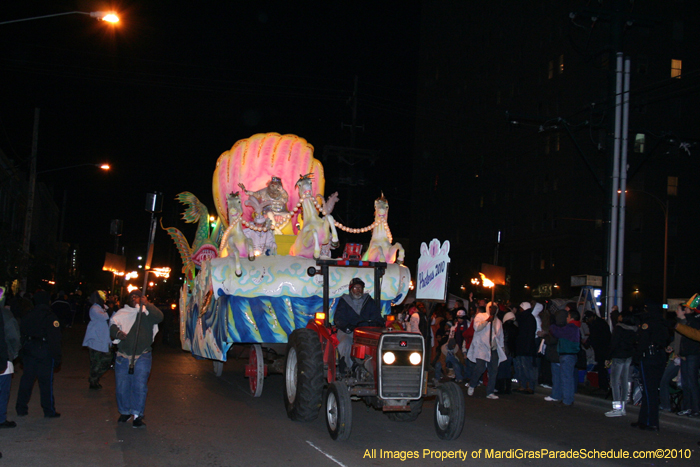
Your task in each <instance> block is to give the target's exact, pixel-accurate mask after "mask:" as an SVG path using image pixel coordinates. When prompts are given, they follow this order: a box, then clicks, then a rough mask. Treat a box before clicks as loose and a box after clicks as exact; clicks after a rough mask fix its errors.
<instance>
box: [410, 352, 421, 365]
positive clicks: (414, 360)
mask: <svg viewBox="0 0 700 467" xmlns="http://www.w3.org/2000/svg"><path fill="white" fill-rule="evenodd" d="M421 360H423V357H422V356H421V354H419V353H418V352H413V353H412V354H411V355H410V356H409V357H408V361H410V362H411V364H412V365H418V364H420V362H421Z"/></svg>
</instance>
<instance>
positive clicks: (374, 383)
mask: <svg viewBox="0 0 700 467" xmlns="http://www.w3.org/2000/svg"><path fill="white" fill-rule="evenodd" d="M386 266H387V263H384V262H370V261H359V260H346V259H340V260H334V259H331V260H328V259H319V260H317V261H316V267H309V268H308V270H307V273H308V274H309V275H310V276H313V275H316V274H321V275H322V276H323V312H319V313H316V315H315V317H314V319H312V320H310V321H309V323H308V324H307V326H306V327H305V328H301V329H296V330H295V331H294V332H292V334H291V335H290V337H289V340H288V343H287V348H286V360H285V363H284V405H285V408H286V410H287V415H288V416H289V418H290V419H292V420H294V421H302V422H309V421H312V420H315V419H316V418H317V417H318V413H319V408H321V407H323V409H324V413H325V415H326V426H327V428H328V432H329V434H330V435H331V438H333V439H334V440H337V441H342V440H346V439H348V438H349V436H350V432H351V431H352V404H351V401H352V400H363V401H364V402H365V404H367V405H368V406H371V407H373V408H375V409H378V410H382V412H384V413H386V414H387V416H388V417H389V419H391V420H394V421H399V422H408V421H413V420H415V419H416V418H417V417H418V416H419V415H420V413H421V411H422V409H423V399H424V398H426V397H435V398H436V403H435V410H434V423H435V431H436V433H437V435H438V437H439V438H440V439H443V440H453V439H456V438H457V437H459V435H460V434H461V432H462V428H463V426H464V413H465V409H464V394H463V392H462V389H461V388H460V387H459V385H458V384H457V383H454V382H448V383H444V384H441V385H438V386H436V387H435V386H429V385H428V384H427V381H428V378H427V365H426V360H427V359H428V358H429V351H427V349H426V344H425V341H424V339H423V336H422V335H421V334H420V333H412V332H405V331H397V330H395V329H394V328H393V327H390V326H387V323H390V321H389V320H387V322H381V323H377V322H363V323H360V324H361V326H359V327H357V328H355V330H354V335H353V343H352V352H351V355H352V361H353V364H352V368H350V369H348V371H345V372H343V373H340V372H339V369H338V365H337V361H338V353H337V351H336V348H337V345H338V339H337V337H336V333H337V332H338V330H337V329H336V328H335V326H333V324H331V323H330V322H329V311H330V306H329V290H328V284H329V271H330V269H331V268H335V267H355V268H373V269H374V277H375V280H374V284H375V287H374V299H375V300H376V301H377V304H378V305H379V299H380V284H381V277H382V276H383V274H384V270H385V269H386ZM390 318H391V317H390ZM341 332H342V331H341Z"/></svg>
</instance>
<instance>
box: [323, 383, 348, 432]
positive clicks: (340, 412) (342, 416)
mask: <svg viewBox="0 0 700 467" xmlns="http://www.w3.org/2000/svg"><path fill="white" fill-rule="evenodd" d="M326 427H327V428H328V433H329V434H330V435H331V438H333V439H334V440H335V441H345V440H346V439H348V438H349V437H350V432H351V431H352V402H351V401H350V392H348V387H347V386H346V385H345V383H343V382H342V381H334V382H333V383H331V385H330V386H329V387H328V392H327V393H326Z"/></svg>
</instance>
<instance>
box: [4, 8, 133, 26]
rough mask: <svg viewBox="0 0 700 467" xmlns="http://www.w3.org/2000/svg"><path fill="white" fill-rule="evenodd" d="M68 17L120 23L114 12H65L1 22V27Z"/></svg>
mask: <svg viewBox="0 0 700 467" xmlns="http://www.w3.org/2000/svg"><path fill="white" fill-rule="evenodd" d="M66 15H86V16H89V17H91V18H95V19H97V20H98V21H105V22H107V23H112V24H114V23H118V22H119V16H117V14H116V13H114V12H112V11H64V12H63V13H54V14H51V15H42V16H32V17H31V18H21V19H13V20H10V21H0V25H3V24H11V23H21V22H23V21H33V20H36V19H44V18H53V17H55V16H66Z"/></svg>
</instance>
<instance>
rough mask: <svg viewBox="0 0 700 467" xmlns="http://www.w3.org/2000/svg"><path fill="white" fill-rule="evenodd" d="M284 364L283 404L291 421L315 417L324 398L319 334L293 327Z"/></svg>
mask: <svg viewBox="0 0 700 467" xmlns="http://www.w3.org/2000/svg"><path fill="white" fill-rule="evenodd" d="M286 354H287V356H286V360H285V365H284V391H283V396H284V407H285V409H287V416H288V417H289V418H291V419H292V420H294V421H298V422H310V421H312V420H316V418H317V417H318V409H319V408H320V407H321V402H322V399H323V351H322V349H321V342H320V341H319V338H318V334H316V332H314V331H313V330H311V329H306V328H303V329H296V330H295V331H294V332H292V334H291V335H290V336H289V341H288V342H287V351H286Z"/></svg>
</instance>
